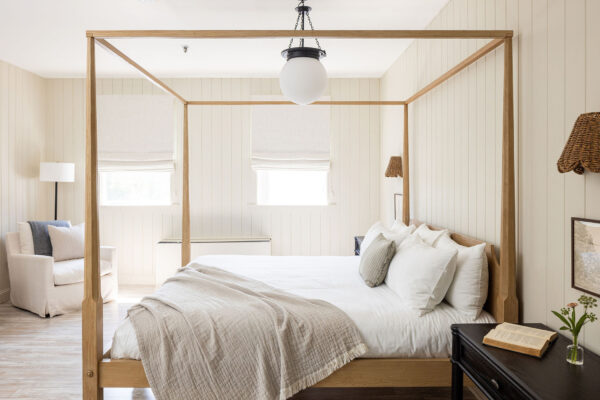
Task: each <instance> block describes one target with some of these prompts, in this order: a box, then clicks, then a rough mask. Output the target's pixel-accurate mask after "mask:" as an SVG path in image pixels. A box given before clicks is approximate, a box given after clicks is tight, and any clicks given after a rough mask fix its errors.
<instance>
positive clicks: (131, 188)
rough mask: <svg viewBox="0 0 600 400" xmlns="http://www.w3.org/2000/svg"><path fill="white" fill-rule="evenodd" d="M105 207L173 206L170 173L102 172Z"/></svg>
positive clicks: (101, 194)
mask: <svg viewBox="0 0 600 400" xmlns="http://www.w3.org/2000/svg"><path fill="white" fill-rule="evenodd" d="M99 175H100V185H99V186H100V204H101V205H103V206H165V205H171V204H172V199H171V178H172V176H173V173H172V172H170V171H100V173H99Z"/></svg>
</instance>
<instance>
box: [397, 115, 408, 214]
mask: <svg viewBox="0 0 600 400" xmlns="http://www.w3.org/2000/svg"><path fill="white" fill-rule="evenodd" d="M409 172H410V171H409V170H408V104H405V105H404V144H403V145H402V221H403V222H404V223H405V224H406V225H408V224H410V181H409V177H410V173H409ZM395 206H396V205H394V207H395Z"/></svg>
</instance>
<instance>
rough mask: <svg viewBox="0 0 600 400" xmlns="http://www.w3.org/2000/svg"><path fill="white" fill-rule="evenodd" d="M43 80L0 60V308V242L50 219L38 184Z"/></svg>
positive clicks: (4, 286)
mask: <svg viewBox="0 0 600 400" xmlns="http://www.w3.org/2000/svg"><path fill="white" fill-rule="evenodd" d="M44 92H45V87H44V81H43V79H42V78H40V77H38V76H37V75H34V74H32V73H30V72H27V71H24V70H22V69H20V68H17V67H15V66H13V65H11V64H8V63H5V62H3V61H0V236H1V237H2V242H3V243H2V245H1V246H0V303H1V302H3V301H6V300H7V299H8V294H9V291H8V290H9V281H8V270H7V265H6V248H5V246H4V237H5V235H6V233H7V232H14V231H16V229H17V222H20V221H27V220H30V219H45V218H48V217H50V215H49V214H46V213H45V212H44V210H45V208H44V207H41V202H40V200H42V195H41V193H42V192H44V191H46V190H47V189H51V188H48V187H47V186H48V185H49V184H43V183H40V182H39V178H38V176H39V175H38V173H39V166H40V161H43V159H41V155H42V152H43V147H44V134H45V132H46V126H45V115H46V109H45V100H44Z"/></svg>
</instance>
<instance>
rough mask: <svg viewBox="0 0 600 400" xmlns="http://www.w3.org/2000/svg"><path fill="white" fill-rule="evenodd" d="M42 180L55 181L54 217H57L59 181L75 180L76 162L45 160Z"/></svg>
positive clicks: (42, 168) (41, 168)
mask: <svg viewBox="0 0 600 400" xmlns="http://www.w3.org/2000/svg"><path fill="white" fill-rule="evenodd" d="M40 181H41V182H54V219H55V220H56V219H57V200H58V182H74V181H75V164H73V163H58V162H43V163H40Z"/></svg>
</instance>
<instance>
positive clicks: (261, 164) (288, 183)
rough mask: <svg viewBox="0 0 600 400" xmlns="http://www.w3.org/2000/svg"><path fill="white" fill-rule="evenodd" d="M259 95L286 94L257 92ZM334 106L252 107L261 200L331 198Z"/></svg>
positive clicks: (283, 202)
mask: <svg viewBox="0 0 600 400" xmlns="http://www.w3.org/2000/svg"><path fill="white" fill-rule="evenodd" d="M255 99H256V100H282V98H281V97H279V96H276V97H272V96H256V97H255ZM330 120H331V110H330V107H329V106H318V107H302V106H300V107H299V106H289V105H273V106H271V105H266V106H265V105H263V106H255V107H253V108H252V159H251V165H252V168H253V169H254V171H256V184H257V185H256V202H257V204H259V205H277V206H316V205H327V204H328V203H329V200H330V199H329V196H328V194H329V190H328V189H329V185H328V176H329V166H330V150H329V146H330V135H329V124H330Z"/></svg>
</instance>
